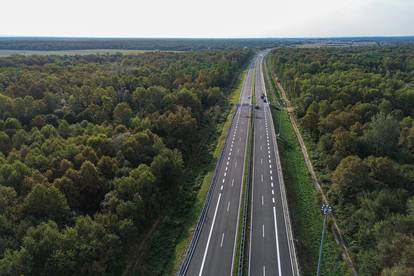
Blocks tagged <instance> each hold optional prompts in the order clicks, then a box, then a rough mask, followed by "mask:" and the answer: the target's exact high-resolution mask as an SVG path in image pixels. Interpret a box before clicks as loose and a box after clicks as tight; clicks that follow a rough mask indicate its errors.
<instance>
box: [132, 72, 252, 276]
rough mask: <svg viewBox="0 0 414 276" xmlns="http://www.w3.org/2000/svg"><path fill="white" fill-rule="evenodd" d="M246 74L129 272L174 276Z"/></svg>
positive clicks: (205, 191) (238, 83) (196, 219)
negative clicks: (136, 264) (174, 198)
mask: <svg viewBox="0 0 414 276" xmlns="http://www.w3.org/2000/svg"><path fill="white" fill-rule="evenodd" d="M245 76H246V71H243V72H242V74H240V76H239V78H238V80H237V82H236V83H235V84H236V85H235V88H234V89H232V90H231V93H230V94H229V95H228V96H229V103H230V106H229V108H227V110H226V113H224V114H223V119H222V122H221V123H220V124H218V125H217V127H216V128H215V129H214V130H213V131H211V130H210V133H212V134H211V136H210V137H209V138H208V139H207V141H206V145H204V147H203V151H202V152H201V153H200V154H199V156H198V158H197V161H196V163H197V165H195V166H193V167H192V168H191V170H190V172H189V176H188V179H189V181H187V182H186V183H185V184H184V188H183V191H181V192H180V193H179V195H178V197H179V198H178V200H177V204H176V206H174V207H173V210H172V211H170V212H167V214H168V216H166V218H165V219H164V221H163V223H162V224H161V226H160V228H159V229H158V230H157V231H156V232H155V233H154V235H153V237H152V239H151V241H150V245H149V247H148V249H147V250H146V254H145V257H144V258H145V259H144V260H143V261H142V265H140V267H138V268H135V269H134V272H132V273H128V275H175V274H176V273H177V271H178V270H179V268H180V265H181V262H182V259H183V257H184V255H185V253H186V251H187V247H188V245H189V243H190V241H191V238H192V235H193V232H194V229H195V227H196V224H197V222H198V217H199V215H200V211H201V209H202V207H203V205H204V201H205V199H206V196H207V192H208V188H209V186H210V183H211V179H212V177H213V175H214V169H215V166H216V163H217V161H218V159H219V158H220V154H221V151H222V149H223V147H224V142H225V138H226V137H227V133H228V132H229V129H230V126H231V119H232V117H233V114H234V113H235V111H236V107H235V104H236V103H238V102H239V98H240V94H241V90H242V84H243V80H244V79H245Z"/></svg>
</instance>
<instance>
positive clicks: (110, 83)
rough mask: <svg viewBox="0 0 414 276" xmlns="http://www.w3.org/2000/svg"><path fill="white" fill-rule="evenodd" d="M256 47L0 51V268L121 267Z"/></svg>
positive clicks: (46, 271) (168, 197)
mask: <svg viewBox="0 0 414 276" xmlns="http://www.w3.org/2000/svg"><path fill="white" fill-rule="evenodd" d="M249 56H250V52H249V51H247V50H231V51H230V50H229V51H220V52H198V53H161V52H159V53H146V54H140V55H134V56H124V55H111V56H109V55H106V56H98V55H88V56H64V57H61V56H29V57H23V56H11V57H8V58H1V59H0V275H22V274H24V275H97V274H98V275H99V274H119V273H120V271H122V269H123V268H124V267H125V265H126V263H125V257H126V256H125V254H126V252H129V248H130V247H131V246H134V245H135V244H137V243H139V242H140V241H141V240H142V239H143V236H144V234H145V232H146V230H147V229H148V228H149V227H150V226H151V225H152V224H153V223H154V221H155V220H157V218H158V217H160V216H161V214H162V213H163V212H165V211H167V210H168V209H169V208H171V207H173V206H175V204H174V200H175V199H176V197H177V194H178V193H179V192H180V190H182V185H183V184H182V183H183V181H184V180H183V178H184V177H185V174H186V168H188V166H189V162H190V161H189V160H191V157H192V155H193V154H194V153H195V152H196V151H197V150H198V148H199V147H200V143H201V142H200V141H203V139H202V138H203V137H201V135H206V134H208V132H209V129H210V128H212V127H214V126H215V124H216V123H217V120H218V118H219V117H220V116H221V114H222V113H223V109H224V108H226V106H227V104H228V103H227V101H228V99H227V97H226V94H225V91H226V87H228V85H229V84H230V83H231V82H232V80H234V78H235V76H236V75H237V74H238V72H239V71H240V69H241V67H242V66H243V64H245V63H246V61H247V60H248V58H249ZM192 162H197V160H192Z"/></svg>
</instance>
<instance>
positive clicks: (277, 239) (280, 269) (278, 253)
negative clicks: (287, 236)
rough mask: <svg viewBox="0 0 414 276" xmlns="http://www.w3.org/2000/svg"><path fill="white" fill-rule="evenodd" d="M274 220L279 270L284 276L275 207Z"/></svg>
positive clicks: (274, 209)
mask: <svg viewBox="0 0 414 276" xmlns="http://www.w3.org/2000/svg"><path fill="white" fill-rule="evenodd" d="M273 220H274V222H275V236H276V251H277V268H278V270H279V275H282V268H281V266H280V252H279V236H278V234H277V219H276V208H275V206H273Z"/></svg>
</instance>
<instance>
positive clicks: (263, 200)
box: [262, 196, 264, 205]
mask: <svg viewBox="0 0 414 276" xmlns="http://www.w3.org/2000/svg"><path fill="white" fill-rule="evenodd" d="M262 205H264V197H263V196H262Z"/></svg>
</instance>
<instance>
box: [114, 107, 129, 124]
mask: <svg viewBox="0 0 414 276" xmlns="http://www.w3.org/2000/svg"><path fill="white" fill-rule="evenodd" d="M131 116H132V109H131V107H130V106H129V104H128V103H126V102H122V103H119V104H118V105H117V106H116V107H115V109H114V114H113V117H114V121H115V123H118V124H124V125H128V124H129V120H130V119H131Z"/></svg>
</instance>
